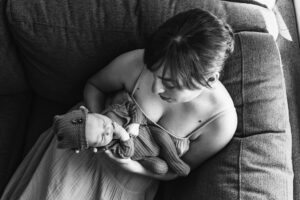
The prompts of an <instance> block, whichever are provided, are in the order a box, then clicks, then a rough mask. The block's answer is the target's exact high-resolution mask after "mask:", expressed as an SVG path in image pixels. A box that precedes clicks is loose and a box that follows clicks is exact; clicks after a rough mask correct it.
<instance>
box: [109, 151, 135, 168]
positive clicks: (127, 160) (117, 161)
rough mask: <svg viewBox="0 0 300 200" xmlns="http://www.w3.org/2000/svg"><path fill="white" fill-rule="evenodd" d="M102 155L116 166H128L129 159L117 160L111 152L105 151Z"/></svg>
mask: <svg viewBox="0 0 300 200" xmlns="http://www.w3.org/2000/svg"><path fill="white" fill-rule="evenodd" d="M104 153H105V154H106V155H107V156H108V157H109V158H110V159H111V160H112V161H113V162H115V163H117V164H123V165H124V164H128V163H129V162H131V161H132V160H131V158H119V157H117V156H115V155H114V154H113V153H112V152H111V150H106V151H104Z"/></svg>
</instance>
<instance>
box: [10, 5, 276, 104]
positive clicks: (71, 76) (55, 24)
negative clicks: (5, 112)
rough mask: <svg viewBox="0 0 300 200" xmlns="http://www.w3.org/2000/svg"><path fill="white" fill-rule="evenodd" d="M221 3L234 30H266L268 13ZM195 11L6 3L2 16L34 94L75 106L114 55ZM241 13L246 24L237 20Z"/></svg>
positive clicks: (179, 7)
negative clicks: (88, 83) (88, 82)
mask: <svg viewBox="0 0 300 200" xmlns="http://www.w3.org/2000/svg"><path fill="white" fill-rule="evenodd" d="M224 4H225V8H226V10H227V12H228V13H229V16H230V17H229V23H230V24H232V25H233V27H234V29H236V30H237V31H245V30H248V31H263V32H270V30H269V29H268V27H269V25H268V24H270V23H271V21H272V20H271V21H270V20H267V18H264V15H263V14H262V13H267V14H266V15H268V13H269V14H270V13H271V14H272V12H270V11H269V10H268V9H265V8H262V7H260V6H256V5H251V4H248V5H247V4H244V3H232V2H224ZM205 6H206V5H205ZM239 6H241V8H242V9H238V8H239ZM196 7H198V8H202V7H203V3H202V1H198V0H190V1H179V0H177V1H173V0H172V1H171V0H166V1H161V0H153V1H148V0H131V1H119V0H101V1H99V0H87V1H84V2H83V1H80V0H74V1H46V0H31V1H21V0H9V1H8V4H7V16H8V18H9V25H10V28H11V30H12V32H13V34H14V39H15V41H16V42H17V45H18V47H19V49H20V53H21V55H22V60H23V62H24V65H25V67H26V71H27V74H28V79H29V80H30V83H31V87H32V88H33V89H34V91H35V92H36V93H37V94H38V95H40V96H42V97H44V98H47V99H50V100H53V101H57V102H61V103H65V104H68V105H74V104H75V103H76V102H78V101H80V100H81V99H82V90H83V86H84V84H85V82H86V80H87V79H88V78H89V77H90V76H91V75H92V74H94V73H95V72H97V71H98V70H100V69H101V68H103V67H104V66H105V65H107V64H108V63H109V62H110V61H111V60H112V59H113V58H114V57H116V56H117V55H119V54H121V53H123V52H126V51H129V50H132V49H136V48H142V47H143V43H144V40H145V39H146V38H147V37H148V36H149V34H150V33H151V32H152V31H153V30H154V29H155V28H156V27H158V26H159V25H160V24H162V23H163V22H164V21H165V20H166V19H168V18H169V17H171V16H173V15H175V14H176V13H179V12H181V11H184V10H188V9H191V8H196ZM245 11H246V13H247V15H246V16H247V18H245V19H247V20H240V19H243V18H242V17H241V16H243V15H244V14H243V13H244V12H245ZM251 19H252V20H251ZM270 19H273V18H272V17H271V18H270ZM273 24H274V23H273ZM275 29H276V28H275ZM275 35H276V34H275ZM274 37H276V36H274Z"/></svg>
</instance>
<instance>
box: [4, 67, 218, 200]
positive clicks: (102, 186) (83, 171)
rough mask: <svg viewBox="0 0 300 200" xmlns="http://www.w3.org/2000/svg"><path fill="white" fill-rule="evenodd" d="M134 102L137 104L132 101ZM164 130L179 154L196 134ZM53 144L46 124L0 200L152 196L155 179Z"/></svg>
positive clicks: (128, 199) (137, 199)
mask: <svg viewBox="0 0 300 200" xmlns="http://www.w3.org/2000/svg"><path fill="white" fill-rule="evenodd" d="M143 71H144V69H143V70H142V72H141V73H140V75H139V77H138V79H137V81H136V83H135V86H134V89H133V91H132V93H131V96H132V99H133V100H134V101H135V99H134V92H135V90H136V88H137V85H138V84H139V80H140V77H141V74H142V73H143ZM135 103H136V104H137V102H136V101H135ZM137 106H139V105H138V104H137ZM139 108H140V107H139ZM140 109H141V108H140ZM141 110H142V109H141ZM142 111H143V110H142ZM144 114H145V113H144ZM220 115H222V112H221V113H220V114H218V115H216V116H213V117H212V118H211V119H210V120H208V121H207V122H206V123H204V124H202V125H201V127H202V126H205V125H206V124H208V123H210V122H211V121H213V120H214V119H216V118H217V117H218V116H220ZM145 116H146V115H145ZM146 117H147V116H146ZM153 123H154V124H156V123H155V122H153ZM156 125H157V126H159V125H158V124H156ZM159 127H160V128H163V127H161V126H159ZM201 127H199V128H201ZM164 130H165V129H164ZM165 131H167V130H165ZM167 132H168V131H167ZM168 133H169V134H170V135H171V137H172V139H173V141H174V143H175V146H176V149H177V151H178V154H179V155H180V156H182V155H183V154H184V153H185V152H186V151H188V149H189V142H190V140H191V139H196V138H197V135H196V134H194V133H196V131H195V132H193V133H191V134H190V135H189V136H188V137H185V138H180V137H177V136H175V135H174V134H172V133H170V132H168ZM56 146H57V141H56V137H54V133H53V130H52V127H50V128H49V129H48V130H46V131H45V132H44V133H43V134H42V135H41V136H40V138H39V139H38V141H37V142H36V143H35V145H34V146H33V148H32V149H31V151H30V152H29V153H28V154H27V156H26V157H25V159H24V160H23V161H22V163H21V164H20V166H19V167H18V169H17V171H16V172H15V173H14V175H13V177H12V178H11V180H10V182H9V183H8V185H7V187H6V189H5V191H4V193H3V196H2V197H1V200H18V199H19V200H71V199H74V200H151V199H153V198H154V196H155V193H156V191H157V188H158V184H159V181H157V180H154V179H152V178H149V177H145V176H142V175H137V174H133V173H129V172H127V171H125V170H123V169H121V168H120V167H119V166H117V165H115V164H114V163H112V162H111V161H110V160H109V158H107V157H106V156H102V155H101V153H98V154H94V153H93V152H90V151H83V152H81V153H80V154H76V153H74V152H73V151H71V150H64V149H57V147H56Z"/></svg>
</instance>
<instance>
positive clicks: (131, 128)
mask: <svg viewBox="0 0 300 200" xmlns="http://www.w3.org/2000/svg"><path fill="white" fill-rule="evenodd" d="M139 129H140V124H137V123H132V124H129V125H128V126H127V127H126V130H127V132H128V133H129V134H130V135H132V136H134V137H137V136H138V135H139Z"/></svg>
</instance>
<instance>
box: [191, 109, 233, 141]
mask: <svg viewBox="0 0 300 200" xmlns="http://www.w3.org/2000/svg"><path fill="white" fill-rule="evenodd" d="M231 111H235V107H234V106H229V107H227V108H225V109H223V110H222V111H220V112H218V113H216V114H215V115H213V116H212V117H211V118H209V119H208V120H206V121H205V122H204V123H203V124H201V125H200V126H198V127H197V128H196V129H195V130H194V131H192V132H191V133H190V134H189V135H187V136H186V138H189V139H190V138H191V137H193V136H195V135H196V133H197V131H198V130H199V129H201V128H203V127H205V126H207V125H208V124H210V123H211V122H213V121H215V120H216V119H217V118H219V117H221V116H223V115H224V114H226V113H229V112H231ZM195 137H196V138H197V136H195Z"/></svg>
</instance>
